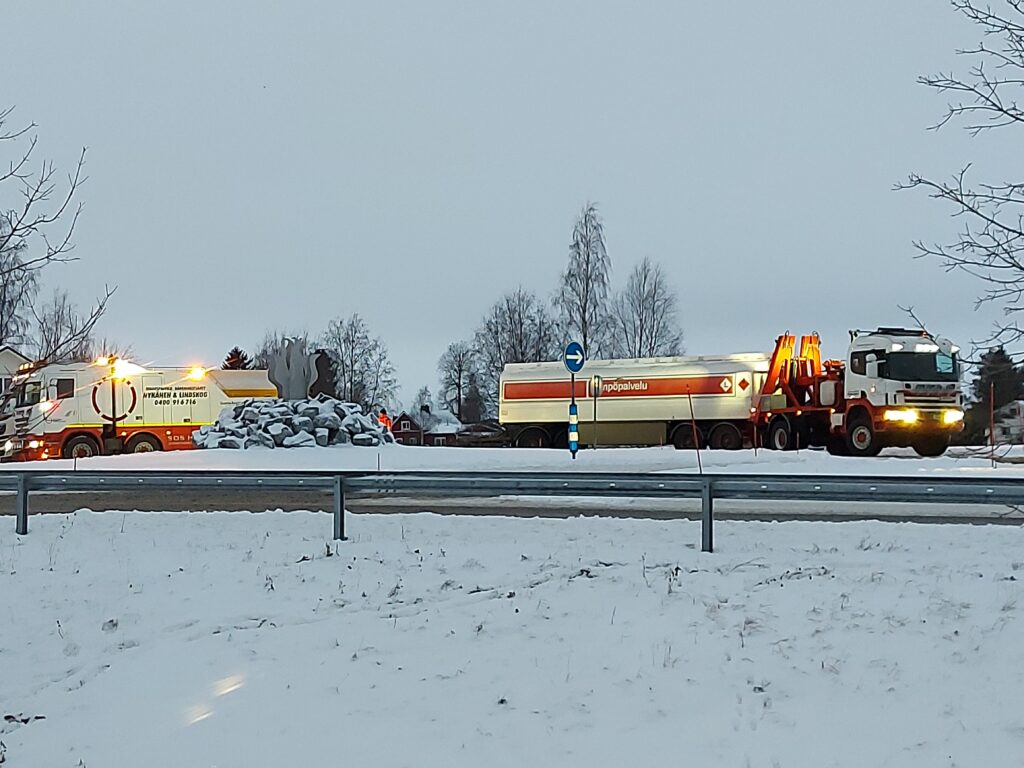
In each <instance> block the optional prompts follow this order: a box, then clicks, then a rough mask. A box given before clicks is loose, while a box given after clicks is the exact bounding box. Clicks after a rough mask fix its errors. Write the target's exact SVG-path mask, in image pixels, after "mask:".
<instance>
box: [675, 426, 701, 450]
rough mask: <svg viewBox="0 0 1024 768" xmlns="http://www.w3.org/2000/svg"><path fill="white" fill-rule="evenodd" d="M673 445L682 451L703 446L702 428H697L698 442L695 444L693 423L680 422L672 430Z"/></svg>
mask: <svg viewBox="0 0 1024 768" xmlns="http://www.w3.org/2000/svg"><path fill="white" fill-rule="evenodd" d="M672 445H674V446H675V447H676V448H677V449H678V450H680V451H686V450H689V451H692V450H694V449H695V448H703V447H704V439H703V438H702V437H701V434H700V430H697V443H696V445H695V444H694V440H693V425H692V424H680V425H679V426H677V427H676V428H675V429H674V430H672Z"/></svg>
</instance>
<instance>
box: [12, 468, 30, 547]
mask: <svg viewBox="0 0 1024 768" xmlns="http://www.w3.org/2000/svg"><path fill="white" fill-rule="evenodd" d="M15 514H17V516H18V523H17V527H16V528H15V530H16V531H17V533H18V535H19V536H25V535H27V534H28V478H27V477H25V474H24V473H23V472H21V473H19V474H18V495H17V497H16V498H15Z"/></svg>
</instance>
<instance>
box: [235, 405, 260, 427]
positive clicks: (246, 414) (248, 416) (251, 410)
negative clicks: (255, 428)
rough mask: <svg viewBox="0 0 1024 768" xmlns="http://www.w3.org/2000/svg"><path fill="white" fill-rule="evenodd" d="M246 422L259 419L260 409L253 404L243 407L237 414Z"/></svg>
mask: <svg viewBox="0 0 1024 768" xmlns="http://www.w3.org/2000/svg"><path fill="white" fill-rule="evenodd" d="M238 418H239V419H241V420H242V421H243V422H244V423H246V424H255V423H257V422H258V421H259V420H260V411H259V409H258V408H256V407H255V406H252V405H250V406H248V407H247V408H244V409H243V410H242V412H241V413H240V414H239V416H238Z"/></svg>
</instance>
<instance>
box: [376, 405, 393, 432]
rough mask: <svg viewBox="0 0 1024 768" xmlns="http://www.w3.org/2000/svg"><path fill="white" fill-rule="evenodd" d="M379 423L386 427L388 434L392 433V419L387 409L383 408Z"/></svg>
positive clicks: (378, 418) (378, 419)
mask: <svg viewBox="0 0 1024 768" xmlns="http://www.w3.org/2000/svg"><path fill="white" fill-rule="evenodd" d="M377 421H379V422H380V425H381V426H382V427H384V429H386V430H387V431H388V432H390V431H391V417H390V416H388V411H387V408H381V409H380V414H379V415H378V416H377Z"/></svg>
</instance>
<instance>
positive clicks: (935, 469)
mask: <svg viewBox="0 0 1024 768" xmlns="http://www.w3.org/2000/svg"><path fill="white" fill-rule="evenodd" d="M1006 453H1007V449H1001V450H1000V454H1006ZM1014 456H1016V457H1017V458H1018V459H1024V456H1022V455H1021V454H1020V452H1019V450H1018V452H1017V453H1016V454H1014ZM701 462H702V464H703V468H704V470H705V471H711V472H745V473H759V472H763V473H778V472H783V473H808V474H811V473H814V474H858V475H893V474H896V475H910V474H921V473H927V474H961V473H971V474H974V473H979V472H992V471H993V470H992V468H991V464H990V462H989V460H988V458H987V457H986V456H985V455H984V454H983V453H982V452H980V451H979V450H978V449H974V450H973V452H972V453H971V454H968V453H967V452H966V451H965V449H952V450H951V451H950V452H949V453H948V454H947V455H946V456H942V457H940V458H935V459H922V458H920V457H918V456H917V454H915V453H914V452H913V451H911V450H909V449H890V450H888V451H886V452H885V453H884V454H883V455H882V456H881V457H877V458H865V459H857V458H850V457H837V456H830V455H828V454H827V453H826V452H825V451H819V450H803V451H797V452H791V453H780V452H778V451H764V450H762V451H758V452H757V453H756V454H755V453H754V452H753V451H749V450H748V451H703V452H702V453H701ZM74 466H75V465H74V463H73V462H71V461H68V460H51V461H46V462H33V463H23V464H3V465H0V471H5V470H7V471H10V470H18V469H47V470H52V471H57V470H63V469H71V468H73V467H74ZM77 466H78V468H79V469H125V470H129V469H166V470H180V469H222V470H245V469H251V470H271V469H281V470H289V469H291V470H300V469H309V470H326V471H335V470H357V471H358V470H376V469H378V468H379V469H382V470H384V471H402V470H431V469H433V470H448V471H458V470H467V471H488V470H494V471H560V472H696V471H697V458H696V455H695V454H694V453H693V452H692V451H677V450H676V449H674V448H608V449H601V450H596V451H592V450H584V451H580V452H579V454H578V455H577V458H576V460H575V461H573V460H572V459H571V458H570V457H569V453H568V451H556V450H538V449H528V448H514V449H513V448H441V447H429V448H427V447H412V446H402V445H385V446H381V447H380V448H363V447H356V446H351V445H341V446H331V447H328V448H291V449H281V448H279V449H275V450H270V449H250V450H246V451H237V450H226V449H222V450H196V451H177V452H173V453H149V454H141V455H132V456H110V457H98V458H94V459H88V460H83V461H79V462H78V465H77ZM995 471H997V472H999V473H1000V474H1013V473H1020V474H1024V464H1008V463H1000V464H999V466H998V468H997V469H996V470H995Z"/></svg>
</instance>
